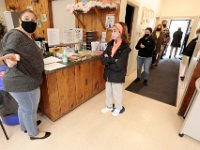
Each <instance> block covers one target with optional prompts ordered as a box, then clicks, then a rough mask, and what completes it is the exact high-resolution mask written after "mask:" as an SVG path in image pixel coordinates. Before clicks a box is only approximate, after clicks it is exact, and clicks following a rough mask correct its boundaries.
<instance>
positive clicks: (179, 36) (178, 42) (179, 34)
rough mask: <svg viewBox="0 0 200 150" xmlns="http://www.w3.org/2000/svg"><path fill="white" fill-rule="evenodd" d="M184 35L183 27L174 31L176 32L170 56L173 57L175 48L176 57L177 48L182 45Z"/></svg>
mask: <svg viewBox="0 0 200 150" xmlns="http://www.w3.org/2000/svg"><path fill="white" fill-rule="evenodd" d="M182 35H183V32H182V31H181V28H180V27H179V28H178V30H177V31H176V32H174V34H173V40H172V43H171V50H170V55H169V58H171V55H172V52H173V49H174V48H175V53H174V57H176V53H177V50H178V48H179V47H180V46H181V39H182Z"/></svg>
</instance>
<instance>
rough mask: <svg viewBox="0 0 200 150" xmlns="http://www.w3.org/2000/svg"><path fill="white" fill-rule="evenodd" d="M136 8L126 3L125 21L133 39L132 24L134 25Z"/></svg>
mask: <svg viewBox="0 0 200 150" xmlns="http://www.w3.org/2000/svg"><path fill="white" fill-rule="evenodd" d="M134 10H135V8H134V7H133V6H131V5H129V4H127V5H126V17H125V23H126V25H127V27H128V34H129V38H130V39H131V33H132V26H133V17H134Z"/></svg>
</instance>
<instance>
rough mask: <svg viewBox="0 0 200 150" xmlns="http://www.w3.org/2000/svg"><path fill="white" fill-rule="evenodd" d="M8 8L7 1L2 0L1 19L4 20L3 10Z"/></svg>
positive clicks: (0, 5) (0, 7) (0, 2)
mask: <svg viewBox="0 0 200 150" xmlns="http://www.w3.org/2000/svg"><path fill="white" fill-rule="evenodd" d="M5 10H6V6H5V1H4V0H0V19H2V20H3V21H4V17H3V12H4V11H5Z"/></svg>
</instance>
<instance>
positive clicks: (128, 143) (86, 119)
mask: <svg viewBox="0 0 200 150" xmlns="http://www.w3.org/2000/svg"><path fill="white" fill-rule="evenodd" d="M135 77H136V72H134V73H133V74H131V75H130V76H128V77H127V78H126V83H125V86H124V88H126V86H127V85H129V84H130V83H131V81H133V79H135ZM179 86H180V85H179ZM104 97H105V91H103V92H101V93H100V94H98V95H97V96H95V97H93V98H92V99H90V100H89V101H87V102H86V103H84V104H82V105H81V106H80V107H78V108H77V109H75V110H74V111H72V112H70V113H68V114H67V115H65V116H63V117H62V118H60V119H59V120H57V121H56V122H51V121H50V120H49V119H48V118H46V117H45V116H43V115H41V114H39V119H41V120H42V123H41V125H40V129H44V130H48V131H50V132H52V136H51V137H50V138H47V139H45V140H39V141H31V140H29V138H28V136H27V135H26V134H25V133H23V132H21V131H20V129H19V126H14V127H8V126H5V127H6V130H7V132H8V135H9V136H10V140H9V141H7V140H6V139H5V137H4V135H3V133H0V141H1V144H0V147H1V149H2V150H3V149H5V150H16V149H20V150H36V149H37V150H43V149H48V150H55V149H56V150H63V149H66V150H199V149H200V142H198V141H196V140H194V139H192V138H190V137H188V136H186V135H185V136H184V137H183V138H181V137H179V136H178V133H179V131H180V129H181V127H182V124H183V119H182V118H181V117H179V116H178V115H177V110H178V108H177V107H174V106H170V105H168V104H164V103H162V102H159V101H157V100H153V99H150V98H147V97H143V96H140V95H137V94H134V93H132V92H128V91H125V90H124V101H123V104H124V106H125V108H126V111H125V113H124V114H122V115H119V116H118V117H113V116H112V114H111V113H108V114H102V113H101V112H100V110H101V109H102V108H103V107H104V106H105V103H104ZM0 132H2V131H0Z"/></svg>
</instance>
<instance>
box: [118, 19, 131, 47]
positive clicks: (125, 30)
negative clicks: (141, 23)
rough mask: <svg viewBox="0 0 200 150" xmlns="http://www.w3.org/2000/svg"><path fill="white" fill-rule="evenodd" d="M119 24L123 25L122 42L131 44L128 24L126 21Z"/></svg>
mask: <svg viewBox="0 0 200 150" xmlns="http://www.w3.org/2000/svg"><path fill="white" fill-rule="evenodd" d="M119 24H121V25H122V27H123V31H122V35H121V38H122V43H125V44H130V41H129V35H128V27H127V25H126V24H125V23H124V22H119Z"/></svg>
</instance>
